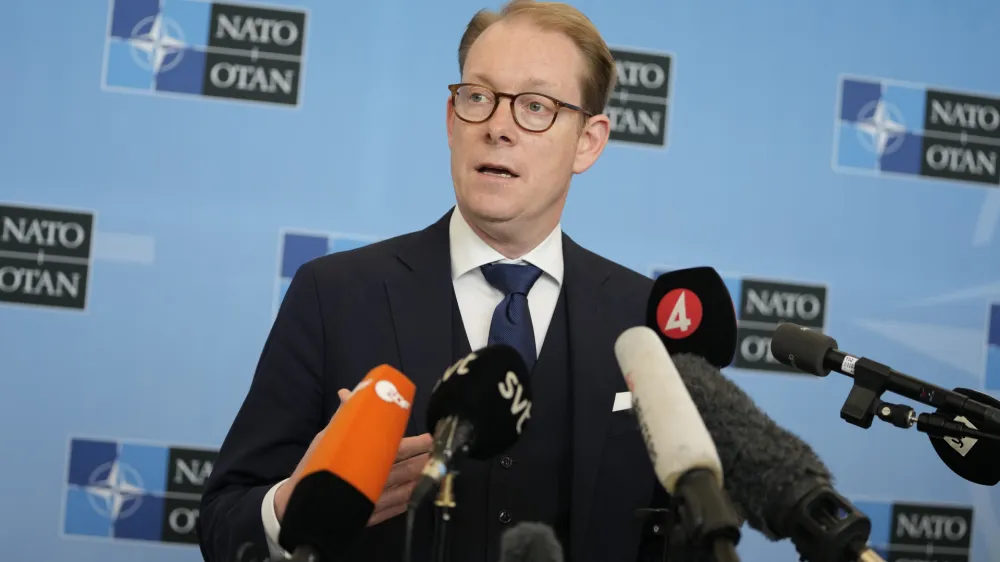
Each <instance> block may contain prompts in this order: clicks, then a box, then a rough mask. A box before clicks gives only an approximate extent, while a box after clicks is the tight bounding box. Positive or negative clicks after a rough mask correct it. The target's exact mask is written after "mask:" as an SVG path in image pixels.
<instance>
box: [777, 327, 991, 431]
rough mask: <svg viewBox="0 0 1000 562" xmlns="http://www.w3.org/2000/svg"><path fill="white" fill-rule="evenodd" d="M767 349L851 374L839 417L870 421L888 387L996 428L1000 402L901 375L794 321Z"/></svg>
mask: <svg viewBox="0 0 1000 562" xmlns="http://www.w3.org/2000/svg"><path fill="white" fill-rule="evenodd" d="M771 354H772V355H773V356H774V358H775V359H776V360H777V361H778V362H780V363H784V364H785V365H789V366H791V367H794V368H796V369H799V370H800V371H804V372H806V373H810V374H814V375H816V376H819V377H825V376H827V375H829V374H830V371H836V372H838V373H842V374H844V375H847V376H849V377H853V378H854V386H853V387H852V388H851V392H850V393H849V394H848V396H847V401H846V402H845V403H844V407H843V408H841V410H840V417H841V418H842V419H844V420H845V421H847V422H848V423H852V424H854V425H857V426H859V427H863V428H865V429H867V428H869V427H871V425H872V419H873V418H874V417H875V415H876V406H877V405H878V400H879V398H880V397H881V396H882V393H883V392H885V391H889V392H894V393H896V394H899V395H901V396H905V397H906V398H910V399H912V400H916V401H917V402H920V403H922V404H927V405H928V406H935V407H937V408H938V409H939V410H940V411H942V412H947V413H949V414H954V415H960V416H964V417H967V418H970V419H972V420H974V421H978V422H980V423H982V424H983V425H985V426H987V427H988V428H989V429H990V430H991V431H997V430H1000V408H997V407H995V406H988V405H986V404H983V403H982V402H981V401H978V400H974V399H973V398H971V397H969V396H966V395H964V394H961V393H958V392H952V391H950V390H947V389H944V388H941V387H938V386H935V385H932V384H930V383H928V382H924V381H922V380H920V379H915V378H913V377H910V376H907V375H904V374H903V373H900V372H899V371H896V370H895V369H892V368H890V367H888V366H886V365H883V364H881V363H878V362H875V361H872V360H871V359H868V358H866V357H856V356H854V355H850V354H848V353H845V352H843V351H841V350H840V349H838V348H837V340H835V339H833V338H831V337H830V336H827V335H826V334H823V333H820V332H817V331H814V330H810V329H808V328H803V327H802V326H798V325H796V324H791V323H786V324H781V325H780V326H778V328H777V329H776V330H775V331H774V336H773V337H772V339H771Z"/></svg>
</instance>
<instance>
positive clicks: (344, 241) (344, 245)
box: [274, 230, 379, 314]
mask: <svg viewBox="0 0 1000 562" xmlns="http://www.w3.org/2000/svg"><path fill="white" fill-rule="evenodd" d="M378 240H379V239H378V238H376V237H373V236H365V235H355V234H335V233H323V232H306V231H301V230H283V231H282V232H281V242H280V248H279V250H278V254H279V256H278V287H277V294H276V295H275V302H274V312H275V314H277V312H278V308H279V307H280V306H281V302H282V301H283V300H285V293H287V292H288V285H289V284H290V283H291V282H292V277H294V276H295V272H296V271H298V270H299V268H300V267H302V265H303V264H304V263H306V262H308V261H312V260H314V259H316V258H319V257H323V256H325V255H328V254H333V253H336V252H343V251H346V250H354V249H355V248H361V247H362V246H367V245H368V244H371V243H372V242H377V241H378Z"/></svg>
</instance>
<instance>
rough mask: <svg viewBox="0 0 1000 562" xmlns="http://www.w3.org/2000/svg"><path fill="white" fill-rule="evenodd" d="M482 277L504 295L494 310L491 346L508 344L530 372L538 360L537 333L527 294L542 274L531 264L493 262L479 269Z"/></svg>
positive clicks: (491, 326)
mask: <svg viewBox="0 0 1000 562" xmlns="http://www.w3.org/2000/svg"><path fill="white" fill-rule="evenodd" d="M480 269H481V270H482V272H483V277H485V278H486V280H487V281H489V283H490V285H493V286H494V287H496V288H497V290H499V291H500V292H502V293H503V294H504V295H505V296H504V298H503V300H502V301H500V304H498V305H497V307H496V309H495V310H494V311H493V322H492V323H491V324H490V337H489V345H493V344H496V343H502V344H507V345H509V346H511V347H513V348H514V349H516V350H518V351H519V352H520V353H521V357H523V358H524V364H525V365H527V367H528V372H531V369H532V367H534V366H535V360H536V359H537V351H536V350H535V330H534V328H533V327H532V325H531V312H530V311H529V310H528V291H529V290H531V286H532V285H534V284H535V281H538V278H539V277H541V275H542V270H541V269H538V268H537V267H535V266H533V265H531V264H525V265H519V264H510V263H491V264H486V265H484V266H482V267H481V268H480Z"/></svg>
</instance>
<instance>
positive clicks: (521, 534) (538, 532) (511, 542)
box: [500, 522, 563, 562]
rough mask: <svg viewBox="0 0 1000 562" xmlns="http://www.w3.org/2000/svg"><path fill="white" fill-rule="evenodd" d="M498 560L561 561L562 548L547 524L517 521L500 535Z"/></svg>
mask: <svg viewBox="0 0 1000 562" xmlns="http://www.w3.org/2000/svg"><path fill="white" fill-rule="evenodd" d="M500 562H563V550H562V546H561V545H560V544H559V541H558V540H557V539H556V535H555V533H554V532H553V531H552V528H551V527H549V526H548V525H543V524H541V523H532V522H524V523H518V524H517V525H514V526H513V527H511V528H510V529H509V530H507V531H505V532H504V533H503V535H501V537H500Z"/></svg>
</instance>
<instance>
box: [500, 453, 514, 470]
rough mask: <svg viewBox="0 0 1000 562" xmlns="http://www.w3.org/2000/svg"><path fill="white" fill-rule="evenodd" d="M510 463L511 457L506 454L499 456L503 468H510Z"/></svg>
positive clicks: (511, 462) (511, 461) (512, 462)
mask: <svg viewBox="0 0 1000 562" xmlns="http://www.w3.org/2000/svg"><path fill="white" fill-rule="evenodd" d="M512 464H514V461H513V460H511V458H510V457H508V456H507V455H504V456H502V457H500V466H502V467H504V468H510V465H512Z"/></svg>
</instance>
